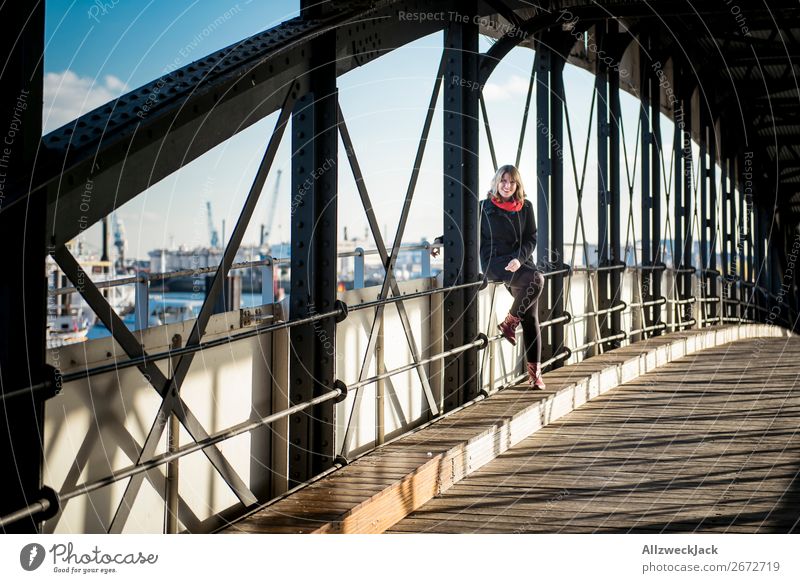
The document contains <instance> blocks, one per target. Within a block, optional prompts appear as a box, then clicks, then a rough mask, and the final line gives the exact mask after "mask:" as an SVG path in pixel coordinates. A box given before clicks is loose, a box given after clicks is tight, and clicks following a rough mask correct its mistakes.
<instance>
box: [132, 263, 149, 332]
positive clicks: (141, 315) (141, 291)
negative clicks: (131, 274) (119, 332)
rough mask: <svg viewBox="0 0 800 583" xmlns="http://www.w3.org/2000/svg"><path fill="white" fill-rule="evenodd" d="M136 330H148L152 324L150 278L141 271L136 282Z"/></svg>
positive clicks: (134, 325) (134, 326) (134, 327)
mask: <svg viewBox="0 0 800 583" xmlns="http://www.w3.org/2000/svg"><path fill="white" fill-rule="evenodd" d="M134 286H135V287H134V324H133V329H134V330H146V329H147V327H148V326H149V325H150V279H149V277H148V275H147V273H144V272H142V273H139V276H138V278H137V280H136V283H135V284H134Z"/></svg>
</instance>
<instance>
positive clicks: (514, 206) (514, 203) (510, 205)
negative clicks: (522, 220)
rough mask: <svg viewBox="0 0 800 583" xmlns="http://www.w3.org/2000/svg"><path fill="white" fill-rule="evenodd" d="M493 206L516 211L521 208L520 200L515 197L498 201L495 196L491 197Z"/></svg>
mask: <svg viewBox="0 0 800 583" xmlns="http://www.w3.org/2000/svg"><path fill="white" fill-rule="evenodd" d="M491 200H492V202H493V203H494V206H496V207H497V208H501V209H503V210H504V211H514V212H518V211H520V210H522V201H521V200H517V199H516V198H512V199H511V200H505V201H500V200H498V199H497V198H496V197H494V196H493V197H491Z"/></svg>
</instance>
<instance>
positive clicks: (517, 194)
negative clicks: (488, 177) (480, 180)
mask: <svg viewBox="0 0 800 583" xmlns="http://www.w3.org/2000/svg"><path fill="white" fill-rule="evenodd" d="M504 174H509V175H510V176H511V179H512V180H513V181H514V182H516V183H517V190H515V191H514V195H513V196H514V199H515V200H517V201H519V202H523V201H524V200H525V187H524V186H523V185H522V177H521V176H520V174H519V170H517V167H516V166H512V165H511V164H506V165H505V166H500V168H498V169H497V172H495V174H494V178H492V186H491V190H490V191H489V192H488V194H487V195H486V198H495V199H498V200H500V198H501V197H500V195H499V194H498V189H499V188H500V181H501V180H502V179H503V175H504Z"/></svg>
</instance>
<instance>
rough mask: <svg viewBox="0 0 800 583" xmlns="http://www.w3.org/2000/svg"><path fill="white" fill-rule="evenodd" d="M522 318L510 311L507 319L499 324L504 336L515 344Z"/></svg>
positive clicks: (498, 327)
mask: <svg viewBox="0 0 800 583" xmlns="http://www.w3.org/2000/svg"><path fill="white" fill-rule="evenodd" d="M520 320H522V318H517V317H516V316H514V315H512V314H511V312H509V313H508V316H506V319H505V320H503V321H502V322H500V324H498V326H497V329H498V330H500V333H501V334H502V335H503V338H505V339H506V340H508V341H509V342H510V343H511V344H512V345H513V346H516V345H517V326H519V323H520Z"/></svg>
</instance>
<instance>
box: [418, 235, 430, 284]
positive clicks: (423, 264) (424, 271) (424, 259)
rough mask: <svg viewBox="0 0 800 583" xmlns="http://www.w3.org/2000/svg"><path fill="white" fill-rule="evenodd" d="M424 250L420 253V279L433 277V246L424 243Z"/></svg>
mask: <svg viewBox="0 0 800 583" xmlns="http://www.w3.org/2000/svg"><path fill="white" fill-rule="evenodd" d="M422 244H423V248H422V250H421V251H420V252H419V263H420V277H424V278H427V277H430V276H431V244H430V243H428V241H423V242H422Z"/></svg>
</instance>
